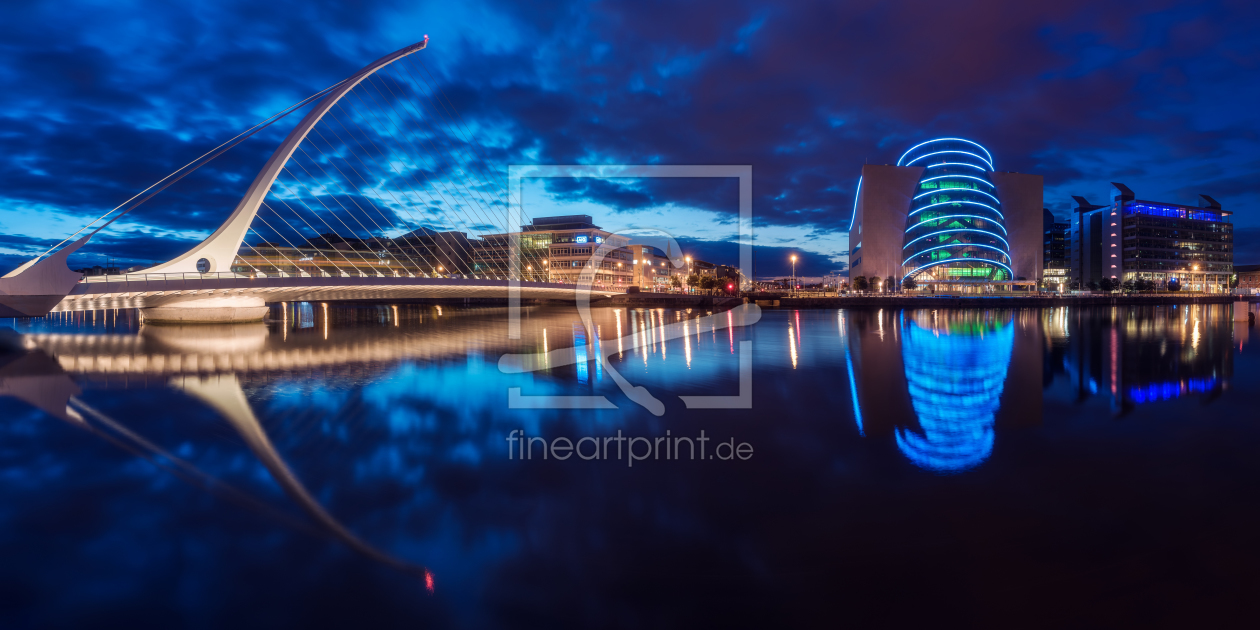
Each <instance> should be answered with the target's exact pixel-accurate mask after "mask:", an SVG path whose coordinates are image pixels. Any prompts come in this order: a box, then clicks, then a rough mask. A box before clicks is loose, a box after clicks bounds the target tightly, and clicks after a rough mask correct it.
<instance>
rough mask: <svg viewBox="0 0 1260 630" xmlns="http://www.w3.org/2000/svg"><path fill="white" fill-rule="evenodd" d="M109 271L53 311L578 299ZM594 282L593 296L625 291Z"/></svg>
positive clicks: (322, 280) (479, 286)
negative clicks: (224, 301)
mask: <svg viewBox="0 0 1260 630" xmlns="http://www.w3.org/2000/svg"><path fill="white" fill-rule="evenodd" d="M139 278H142V279H133V278H132V277H129V276H108V277H104V278H102V279H100V280H96V279H94V278H91V279H88V280H87V281H84V282H80V283H79V284H77V285H75V287H74V288H73V289H72V290H71V291H70V294H69V295H67V296H66V297H65V299H63V300H61V302H60V303H58V304H57V305H56V306H55V307H53V309H52V310H53V312H61V311H86V310H100V309H112V308H150V307H155V306H166V305H171V304H177V303H179V302H183V301H188V300H194V299H205V298H213V297H257V298H262V299H263V300H264V301H266V302H294V301H304V302H315V301H320V302H330V301H347V300H391V299H415V298H465V297H473V298H500V299H507V298H509V297H511V292H512V291H513V290H519V295H520V297H521V298H523V299H551V300H569V301H573V300H576V299H577V296H578V294H579V290H578V286H577V285H573V284H558V283H550V282H524V281H523V282H515V283H514V282H512V281H509V280H493V279H472V278H467V279H466V278H395V277H387V276H377V277H370V276H369V277H356V276H350V277H292V276H290V277H258V278H255V277H250V276H242V275H235V274H206V275H205V276H199V275H197V274H166V275H163V276H160V277H157V278H154V277H153V276H152V275H150V276H140V277H139ZM624 292H625V290H624V289H620V288H604V287H592V288H591V291H590V295H591V298H592V299H598V298H604V297H611V296H613V295H618V294H621V293H624Z"/></svg>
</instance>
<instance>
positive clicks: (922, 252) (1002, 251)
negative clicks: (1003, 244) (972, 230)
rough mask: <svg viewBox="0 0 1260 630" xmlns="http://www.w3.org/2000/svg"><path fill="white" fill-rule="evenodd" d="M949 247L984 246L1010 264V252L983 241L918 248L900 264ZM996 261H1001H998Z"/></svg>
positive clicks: (903, 264) (906, 263)
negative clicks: (1003, 257)
mask: <svg viewBox="0 0 1260 630" xmlns="http://www.w3.org/2000/svg"><path fill="white" fill-rule="evenodd" d="M950 247H985V248H988V249H991V250H993V251H995V252H997V253H999V254H1001V255H1003V256H1005V257H1006V264H1008V265H1009V264H1011V255H1010V254H1008V253H1006V251H1005V250H1003V249H1001V248H998V247H994V246H992V245H985V244H984V243H950V244H948V245H938V246H936V247H932V248H929V249H923V250H919V251H917V252H915V253H913V254H911V255H910V257H909V258H907V259H905V260H904V261H902V262H901V266H902V267H904V266H906V265H908V264H910V261H911V260H912V259H914V258H915V257H916V256H922V255H923V254H926V253H928V252H933V251H936V250H938V249H947V248H950ZM955 260H957V259H955ZM964 260H965V259H964ZM977 260H989V259H988V258H980V259H977ZM998 262H1001V261H998Z"/></svg>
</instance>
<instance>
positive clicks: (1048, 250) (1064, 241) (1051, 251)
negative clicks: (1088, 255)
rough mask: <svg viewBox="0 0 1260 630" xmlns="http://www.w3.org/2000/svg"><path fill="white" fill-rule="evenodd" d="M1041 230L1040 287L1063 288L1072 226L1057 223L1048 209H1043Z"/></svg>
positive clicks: (1067, 266) (1067, 265)
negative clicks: (1042, 242)
mask: <svg viewBox="0 0 1260 630" xmlns="http://www.w3.org/2000/svg"><path fill="white" fill-rule="evenodd" d="M1042 229H1043V230H1044V234H1045V236H1044V237H1043V238H1044V249H1043V250H1042V255H1041V273H1042V277H1041V279H1042V285H1043V286H1046V287H1049V286H1051V285H1054V286H1055V287H1057V288H1063V287H1062V284H1063V283H1064V282H1065V281H1066V280H1067V276H1068V269H1069V267H1070V265H1069V253H1070V252H1071V241H1072V237H1071V233H1072V224H1071V223H1062V222H1059V221H1058V220H1057V219H1056V218H1055V216H1054V213H1052V212H1050V209H1049V208H1043V209H1042Z"/></svg>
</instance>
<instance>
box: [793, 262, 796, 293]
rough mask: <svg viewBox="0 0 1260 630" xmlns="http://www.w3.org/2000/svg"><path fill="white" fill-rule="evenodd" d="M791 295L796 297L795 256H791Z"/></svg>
mask: <svg viewBox="0 0 1260 630" xmlns="http://www.w3.org/2000/svg"><path fill="white" fill-rule="evenodd" d="M792 295H796V254H792Z"/></svg>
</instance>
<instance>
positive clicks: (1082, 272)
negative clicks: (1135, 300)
mask: <svg viewBox="0 0 1260 630" xmlns="http://www.w3.org/2000/svg"><path fill="white" fill-rule="evenodd" d="M1112 186H1114V187H1115V188H1116V190H1117V191H1118V194H1117V195H1116V196H1115V198H1114V199H1113V200H1112V203H1111V204H1110V205H1094V204H1091V203H1089V201H1087V200H1086V199H1085V198H1084V197H1073V199H1075V200H1076V202H1077V207H1076V212H1075V213H1074V216H1073V217H1072V234H1071V239H1072V244H1071V254H1070V256H1071V270H1070V277H1071V278H1072V280H1073V281H1074V282H1075V283H1078V284H1079V286H1080V287H1082V288H1084V287H1088V286H1090V283H1099V282H1101V281H1102V279H1103V278H1104V277H1105V278H1110V279H1112V280H1116V281H1119V282H1124V281H1127V280H1138V279H1142V280H1150V281H1153V282H1155V283H1156V284H1157V285H1159V286H1164V285H1166V284H1167V283H1168V281H1169V280H1172V279H1177V280H1178V282H1180V284H1181V286H1182V288H1184V289H1186V290H1189V291H1208V292H1220V291H1226V290H1228V287H1229V281H1230V277H1231V276H1232V275H1233V273H1234V226H1233V225H1232V224H1231V222H1230V216H1231V215H1232V214H1233V213H1231V212H1229V211H1226V210H1222V209H1221V205H1220V204H1219V203H1217V201H1216V200H1215V199H1213V198H1211V197H1209V196H1207V195H1200V198H1201V201H1200V205H1199V206H1198V207H1195V206H1183V205H1180V204H1174V203H1165V202H1156V201H1143V200H1140V199H1137V195H1136V194H1134V192H1133V191H1132V190H1130V189H1129V187H1128V186H1125V185H1124V184H1119V183H1114V182H1113V183H1112Z"/></svg>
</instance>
